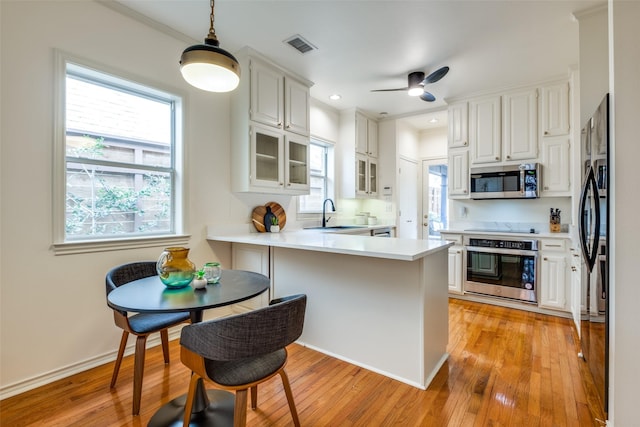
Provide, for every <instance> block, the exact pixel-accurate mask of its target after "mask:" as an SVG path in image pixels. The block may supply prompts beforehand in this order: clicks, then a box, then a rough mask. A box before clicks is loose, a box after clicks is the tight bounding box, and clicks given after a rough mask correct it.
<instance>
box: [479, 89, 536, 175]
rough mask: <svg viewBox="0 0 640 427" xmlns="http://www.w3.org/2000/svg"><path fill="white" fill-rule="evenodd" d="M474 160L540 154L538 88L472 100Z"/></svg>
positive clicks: (494, 160)
mask: <svg viewBox="0 0 640 427" xmlns="http://www.w3.org/2000/svg"><path fill="white" fill-rule="evenodd" d="M469 129H470V138H469V139H470V147H471V163H473V164H483V163H503V162H507V163H508V162H512V161H521V160H532V161H535V159H536V158H537V157H538V91H537V90H536V89H522V90H515V91H511V92H507V93H504V94H502V95H501V96H500V95H493V96H489V97H485V98H481V99H476V100H472V101H470V102H469Z"/></svg>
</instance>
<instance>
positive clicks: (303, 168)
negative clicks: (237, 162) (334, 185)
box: [250, 125, 309, 194]
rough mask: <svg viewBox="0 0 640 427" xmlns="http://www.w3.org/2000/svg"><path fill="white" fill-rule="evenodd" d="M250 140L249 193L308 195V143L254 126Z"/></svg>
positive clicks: (296, 136)
mask: <svg viewBox="0 0 640 427" xmlns="http://www.w3.org/2000/svg"><path fill="white" fill-rule="evenodd" d="M250 139H251V151H250V156H251V166H250V177H251V187H250V188H251V189H252V190H254V191H258V192H259V191H260V190H261V189H270V190H272V191H278V192H283V193H287V194H306V193H308V191H309V140H308V139H307V138H304V137H302V136H299V135H296V134H292V133H288V132H287V133H284V134H283V133H281V132H278V131H277V130H274V129H271V128H268V127H266V126H260V125H254V126H251V130H250Z"/></svg>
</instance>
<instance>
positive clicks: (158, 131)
mask: <svg viewBox="0 0 640 427" xmlns="http://www.w3.org/2000/svg"><path fill="white" fill-rule="evenodd" d="M62 66H63V67H64V77H63V80H64V81H63V85H62V87H63V89H62V90H61V93H62V94H64V96H60V100H61V103H60V108H61V110H62V112H63V114H61V116H62V118H61V119H60V122H62V123H61V124H62V125H63V127H64V130H63V132H61V135H59V136H58V137H59V138H60V139H62V143H58V144H57V149H59V150H60V151H61V152H62V154H60V153H58V154H59V155H60V158H62V156H63V157H64V161H63V163H64V167H63V168H64V171H63V172H61V173H59V175H61V176H58V177H56V178H57V179H56V182H57V183H58V185H59V186H60V187H62V188H64V191H62V190H61V189H57V191H58V196H57V197H56V199H57V200H56V202H57V203H58V208H57V209H56V212H57V217H56V230H57V232H56V234H57V235H56V236H55V240H56V243H73V242H87V241H92V242H96V241H107V240H108V241H113V240H125V239H132V238H136V239H140V238H152V237H158V236H164V237H166V236H175V235H176V233H177V232H178V231H181V229H182V226H181V224H180V223H179V221H178V219H179V218H180V217H181V216H180V215H179V213H180V207H181V206H182V203H181V199H180V195H181V193H182V192H181V191H180V186H179V185H178V184H177V183H179V182H181V180H180V171H181V150H180V148H181V147H180V140H179V138H178V134H179V132H178V130H179V129H181V124H180V122H179V121H180V120H181V118H180V115H179V112H180V104H181V102H180V97H178V96H176V95H172V94H169V93H167V92H164V91H161V90H157V89H154V88H151V87H148V86H145V85H142V84H139V83H134V82H132V81H131V80H126V79H123V78H120V77H116V76H114V75H112V74H107V73H103V72H101V71H96V69H95V68H94V67H91V68H90V67H87V66H84V65H79V64H78V63H75V62H71V61H69V60H68V59H66V58H65V59H63V65H62ZM60 169H62V167H60ZM60 198H62V200H63V202H61V201H60V200H59V199H60ZM62 212H63V213H62Z"/></svg>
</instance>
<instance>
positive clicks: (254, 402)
mask: <svg viewBox="0 0 640 427" xmlns="http://www.w3.org/2000/svg"><path fill="white" fill-rule="evenodd" d="M257 407H258V386H257V385H254V386H253V387H251V409H256V408H257Z"/></svg>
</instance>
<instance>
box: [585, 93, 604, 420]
mask: <svg viewBox="0 0 640 427" xmlns="http://www.w3.org/2000/svg"><path fill="white" fill-rule="evenodd" d="M581 146H582V148H581V151H582V171H583V173H584V175H583V176H584V178H583V182H582V192H581V195H580V207H579V215H580V223H579V231H580V244H581V246H582V254H583V256H584V260H585V264H586V267H587V268H586V269H587V274H586V275H585V276H583V280H582V313H581V322H580V341H581V342H580V344H581V349H582V356H583V358H584V360H585V362H586V363H587V365H588V366H589V371H590V372H591V375H592V376H593V381H594V383H595V385H596V388H597V389H598V394H599V396H600V399H601V401H602V405H603V409H604V413H605V414H606V413H607V412H608V404H607V401H608V388H609V369H608V367H609V261H608V255H609V250H608V249H609V221H608V218H609V199H610V198H609V176H611V169H610V168H609V95H608V94H607V95H606V96H605V97H604V99H603V100H602V102H601V103H600V105H599V106H598V108H597V109H596V111H595V113H594V114H593V116H591V118H590V119H589V120H588V121H587V124H586V125H585V127H584V128H583V129H582V132H581Z"/></svg>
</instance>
